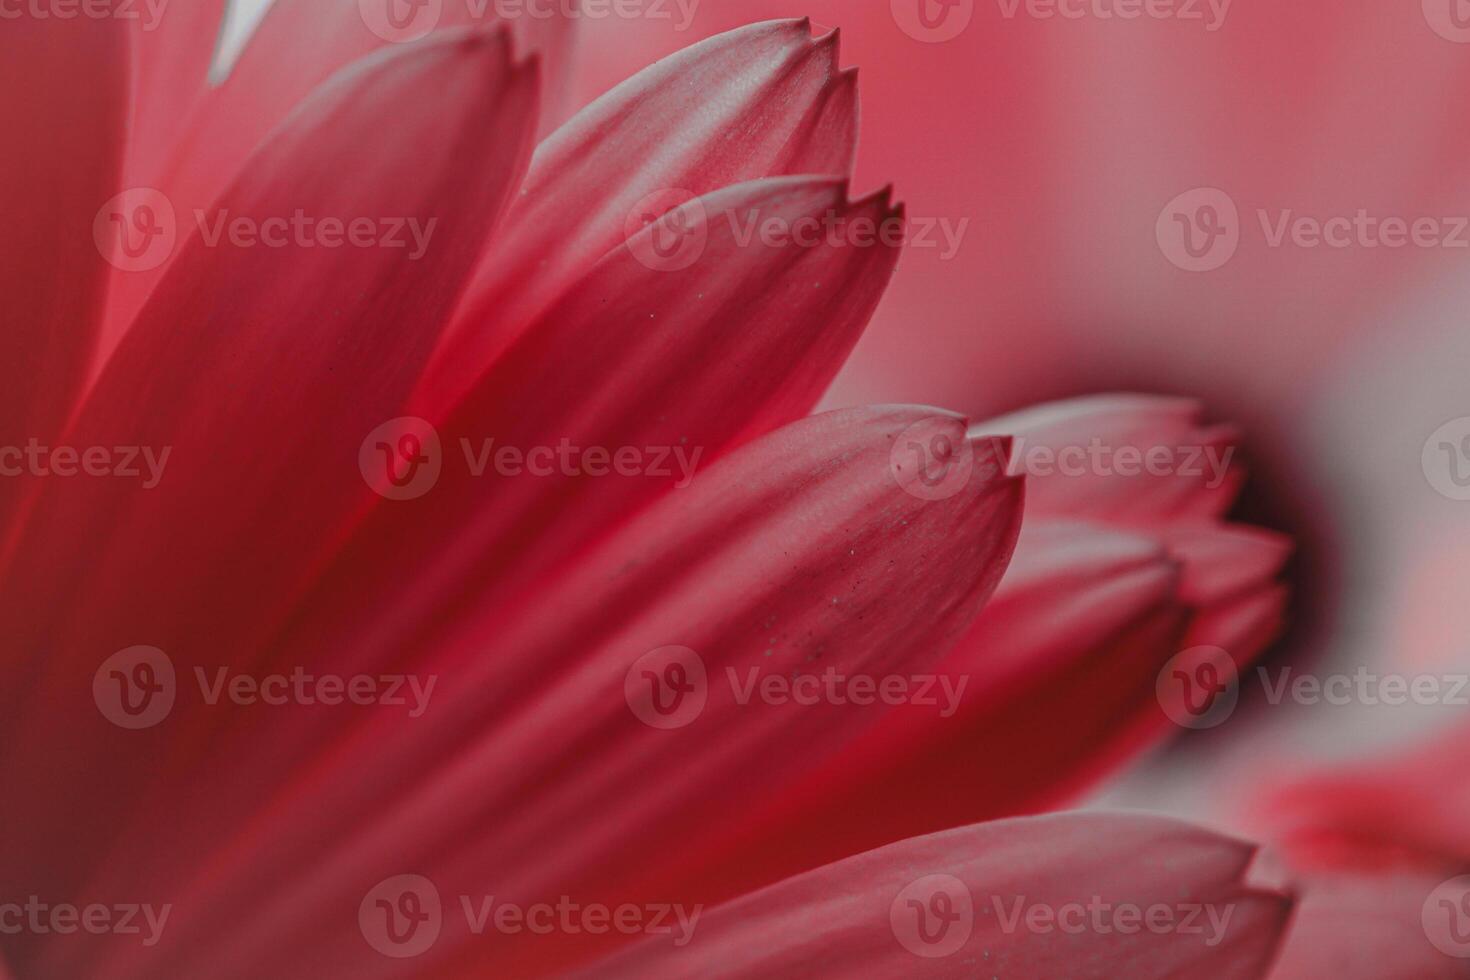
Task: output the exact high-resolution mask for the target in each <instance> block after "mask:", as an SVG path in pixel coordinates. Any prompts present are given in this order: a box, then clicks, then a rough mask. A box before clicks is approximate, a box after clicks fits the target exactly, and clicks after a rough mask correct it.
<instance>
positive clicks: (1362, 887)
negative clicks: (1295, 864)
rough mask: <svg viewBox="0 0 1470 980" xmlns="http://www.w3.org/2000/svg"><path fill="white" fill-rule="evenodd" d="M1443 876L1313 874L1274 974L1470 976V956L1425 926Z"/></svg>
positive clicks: (1416, 979)
mask: <svg viewBox="0 0 1470 980" xmlns="http://www.w3.org/2000/svg"><path fill="white" fill-rule="evenodd" d="M1442 877H1443V876H1442V875H1436V874H1429V873H1425V872H1423V871H1414V870H1411V869H1403V870H1384V871H1383V872H1382V873H1351V872H1347V873H1344V872H1337V873H1320V874H1315V875H1309V876H1307V877H1305V878H1304V879H1303V880H1302V882H1301V885H1300V898H1299V899H1298V903H1297V908H1296V913H1295V915H1293V917H1292V923H1291V930H1290V932H1288V933H1287V936H1286V943H1285V946H1284V948H1283V949H1282V952H1281V957H1280V959H1279V960H1278V961H1277V963H1276V965H1275V966H1274V967H1273V968H1272V970H1271V972H1270V974H1269V976H1270V980H1322V978H1324V977H1331V978H1333V980H1465V977H1466V976H1470V963H1467V962H1466V960H1464V959H1462V958H1455V957H1452V956H1449V955H1446V954H1445V953H1443V952H1441V951H1440V950H1438V949H1436V948H1435V947H1434V946H1433V944H1432V943H1431V942H1430V940H1429V937H1428V935H1427V933H1426V931H1425V925H1424V918H1425V904H1426V902H1428V901H1430V900H1431V897H1432V896H1433V894H1434V891H1435V889H1436V887H1437V886H1439V885H1440V884H1441V878H1442ZM1441 911H1442V910H1437V909H1432V910H1431V913H1440V912H1441ZM1456 914H1459V913H1456ZM1431 921H1432V920H1431ZM1461 928H1462V929H1463V928H1464V925H1463V923H1462V924H1461ZM1446 935H1448V933H1446Z"/></svg>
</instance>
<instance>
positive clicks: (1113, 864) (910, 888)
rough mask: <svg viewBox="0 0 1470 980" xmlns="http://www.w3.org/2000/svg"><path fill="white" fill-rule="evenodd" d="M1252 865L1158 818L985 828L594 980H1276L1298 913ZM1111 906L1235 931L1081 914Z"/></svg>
mask: <svg viewBox="0 0 1470 980" xmlns="http://www.w3.org/2000/svg"><path fill="white" fill-rule="evenodd" d="M1253 856H1254V849H1253V848H1252V847H1251V846H1249V845H1247V844H1244V843H1240V842H1237V841H1233V840H1229V839H1226V838H1222V837H1218V836H1215V835H1213V834H1210V833H1208V832H1206V831H1203V830H1197V829H1194V828H1192V827H1189V826H1186V825H1184V824H1179V823H1175V822H1173V821H1169V820H1162V819H1158V818H1152V817H1134V816H1121V815H1119V816H1115V815H1110V814H1060V815H1056V816H1049V817H1037V818H1031V819H1027V820H1007V821H1000V822H994V823H988V824H980V825H978V826H974V827H967V828H964V829H960V830H953V831H949V832H946V833H943V834H935V835H932V836H929V837H920V838H916V839H913V840H907V841H904V842H902V843H899V844H894V845H892V846H890V847H886V848H882V849H881V850H876V851H871V852H868V853H866V854H861V855H858V856H857V857H853V858H849V859H847V860H845V861H841V862H839V863H837V864H833V865H829V866H827V867H823V868H820V869H818V870H816V871H812V872H809V873H808V874H805V875H801V876H799V877H796V878H792V879H790V880H788V881H784V882H782V883H780V884H779V885H776V886H774V887H772V888H769V889H767V890H765V891H761V892H758V893H756V894H753V895H750V896H748V897H746V898H742V899H740V900H738V901H735V902H732V903H731V904H729V905H726V906H723V907H720V908H717V909H714V910H712V911H709V912H707V913H706V914H705V916H704V917H703V918H702V919H701V921H700V922H699V924H698V926H697V928H696V931H695V932H694V934H693V939H692V941H690V942H688V943H687V945H684V946H683V947H682V948H676V947H674V946H672V944H671V943H670V942H669V941H668V940H653V941H649V942H647V943H645V944H643V945H642V946H639V947H636V948H634V949H633V950H631V951H629V952H628V953H626V954H624V955H622V956H620V957H617V958H614V959H612V960H610V961H608V962H605V963H602V964H599V965H598V967H597V968H596V969H595V970H594V971H591V972H590V973H589V975H595V976H599V977H646V976H659V977H668V978H676V977H690V978H693V977H746V976H782V977H784V976H814V975H821V976H833V975H849V976H864V977H884V978H888V977H891V978H895V980H896V978H908V977H955V976H985V977H994V978H999V980H1031V978H1035V977H1048V978H1052V977H1054V978H1063V980H1066V978H1076V980H1082V978H1088V980H1111V978H1114V977H1123V976H1126V977H1130V978H1138V980H1148V978H1159V980H1163V978H1176V977H1185V976H1209V977H1220V978H1240V980H1246V978H1257V977H1260V976H1262V975H1264V974H1265V972H1266V970H1267V968H1268V965H1269V963H1270V961H1271V957H1272V955H1273V954H1274V951H1275V948H1276V946H1277V943H1278V942H1279V940H1280V937H1281V934H1282V932H1283V931H1284V928H1285V925H1286V920H1287V917H1288V915H1289V911H1290V907H1291V900H1290V899H1289V898H1287V897H1286V896H1284V895H1281V894H1279V893H1276V892H1272V891H1267V890H1263V889H1256V888H1252V887H1251V886H1250V885H1249V884H1247V883H1246V880H1245V877H1246V872H1247V870H1248V867H1249V865H1250V863H1251V861H1252V859H1253ZM931 876H945V877H943V878H939V879H936V878H933V877H931ZM1104 905H1108V906H1112V907H1114V908H1115V909H1117V908H1121V907H1123V906H1136V907H1138V908H1144V909H1146V908H1149V907H1152V906H1162V907H1165V908H1174V909H1185V908H1195V909H1197V910H1199V911H1198V914H1199V920H1200V922H1204V921H1207V920H1208V914H1207V913H1209V912H1210V911H1211V910H1213V911H1214V912H1215V913H1216V916H1217V918H1216V921H1217V922H1218V921H1220V920H1221V919H1224V917H1225V914H1226V912H1227V910H1228V911H1229V918H1228V920H1226V924H1225V926H1224V927H1223V928H1221V929H1218V930H1216V931H1213V932H1212V931H1211V928H1210V927H1209V926H1202V927H1201V928H1200V932H1199V933H1190V932H1186V930H1185V929H1184V928H1183V927H1182V917H1181V918H1180V919H1176V920H1175V921H1176V922H1180V923H1181V926H1180V928H1177V929H1152V928H1143V927H1141V926H1139V925H1137V922H1135V925H1134V926H1133V927H1132V928H1131V929H1129V928H1119V926H1120V925H1122V924H1123V921H1124V920H1123V919H1122V918H1121V917H1115V916H1117V915H1118V913H1117V912H1114V913H1101V914H1098V915H1096V916H1093V914H1092V913H1091V912H1088V911H1085V910H1086V909H1088V908H1101V907H1103V906H1104ZM1079 906H1081V907H1083V910H1081V911H1075V912H1074V911H1072V910H1076V909H1077V907H1079ZM1033 909H1041V910H1043V914H1042V915H1041V916H1036V917H1033V913H1032V911H1031V910H1033ZM1016 912H1019V913H1020V917H1019V918H1017V917H1016V916H1015V915H1014V914H1013V913H1016ZM1046 913H1049V914H1050V915H1051V916H1053V918H1051V919H1050V926H1049V927H1047V926H1044V925H1041V923H1045V922H1047V921H1048V920H1047V915H1046ZM940 915H942V916H944V918H943V919H940V918H936V917H935V916H940ZM1162 915H1163V913H1159V916H1160V918H1159V919H1158V920H1157V921H1160V922H1162V921H1163V919H1162ZM1028 923H1037V925H1028ZM1099 924H1100V927H1099Z"/></svg>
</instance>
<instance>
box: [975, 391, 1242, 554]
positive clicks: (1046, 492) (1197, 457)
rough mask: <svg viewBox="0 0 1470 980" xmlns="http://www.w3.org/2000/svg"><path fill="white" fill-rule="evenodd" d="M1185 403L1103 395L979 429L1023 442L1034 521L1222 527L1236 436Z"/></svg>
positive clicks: (1019, 458) (1022, 463) (1022, 468)
mask: <svg viewBox="0 0 1470 980" xmlns="http://www.w3.org/2000/svg"><path fill="white" fill-rule="evenodd" d="M1201 412H1202V407H1201V406H1200V404H1199V403H1198V402H1196V401H1192V400H1190V399H1182V398H1160V397H1156V396H1151V395H1099V396H1094V397H1090V398H1075V399H1070V400H1067V401H1061V402H1052V403H1049V404H1046V405H1040V406H1037V407H1035V408H1030V409H1026V410H1025V411H1021V412H1016V413H1014V414H1011V415H1005V416H1001V417H1000V418H995V419H989V420H987V421H985V422H983V423H981V424H980V425H979V426H977V429H979V430H983V431H984V432H998V433H1005V434H1007V435H1013V436H1015V438H1016V460H1015V465H1016V469H1017V471H1018V472H1024V473H1026V475H1027V476H1028V477H1030V480H1029V486H1030V490H1029V491H1028V494H1027V512H1028V513H1031V514H1052V515H1054V514H1064V515H1067V516H1069V517H1095V518H1098V519H1101V520H1109V521H1116V522H1120V523H1143V524H1149V525H1158V524H1163V523H1166V522H1168V521H1170V520H1184V519H1189V518H1201V517H1219V516H1222V515H1223V513H1224V512H1225V510H1226V509H1228V508H1229V506H1230V504H1231V503H1232V502H1233V500H1234V498H1233V496H1227V495H1225V494H1222V493H1221V492H1220V491H1221V490H1222V489H1225V490H1229V491H1233V490H1234V489H1235V484H1234V482H1233V481H1232V471H1233V468H1234V465H1235V441H1236V436H1237V433H1236V432H1235V430H1234V429H1233V428H1231V427H1229V426H1208V425H1204V424H1202V423H1201V422H1200V421H1199V418H1200V415H1201Z"/></svg>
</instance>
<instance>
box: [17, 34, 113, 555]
mask: <svg viewBox="0 0 1470 980" xmlns="http://www.w3.org/2000/svg"><path fill="white" fill-rule="evenodd" d="M4 28H5V29H4V31H0V91H3V92H4V93H5V97H4V98H3V99H0V132H3V133H4V134H5V143H6V149H5V152H4V153H0V214H4V215H5V234H4V236H3V237H0V242H3V244H0V296H4V309H5V313H4V324H3V329H0V392H3V394H0V419H3V420H4V421H3V422H0V430H3V439H0V443H3V444H4V445H5V446H8V447H23V446H25V445H26V444H27V442H28V441H29V440H30V439H33V438H34V439H36V440H37V441H38V442H39V443H41V444H48V443H49V441H50V440H51V439H52V438H53V437H54V436H56V435H57V434H58V433H59V431H60V429H61V428H62V426H63V425H64V424H65V423H66V421H67V419H68V418H69V417H70V416H71V413H72V410H73V408H74V406H75V403H76V399H77V397H78V395H79V393H80V389H81V385H82V383H83V381H84V379H85V377H86V372H87V367H88V364H89V361H90V359H91V357H92V352H93V348H94V346H95V344H96V338H97V330H98V319H99V317H100V315H101V309H102V300H103V297H104V295H105V291H106V282H107V272H108V267H107V265H106V264H105V262H104V256H103V253H102V251H101V250H100V249H99V246H98V245H97V244H96V243H95V242H94V240H93V234H92V229H93V225H94V223H95V222H97V221H99V220H101V221H104V222H105V221H106V218H105V216H102V215H100V212H101V211H102V209H103V206H104V205H105V204H106V203H107V201H108V199H109V198H111V197H112V196H113V195H114V194H115V193H116V192H117V190H118V189H119V187H118V185H119V182H120V180H121V173H122V166H123V159H122V154H123V147H124V134H125V127H126V125H127V121H128V104H127V93H128V35H127V32H126V30H125V29H124V28H123V27H122V26H121V25H120V24H119V23H118V22H117V21H114V20H97V19H82V20H61V19H59V18H55V17H52V18H36V17H29V16H21V17H17V18H11V19H7V20H6V21H5V23H4ZM17 462H18V460H16V459H14V458H12V457H10V456H8V455H7V458H6V459H5V460H4V464H5V466H6V468H7V469H8V470H9V469H18V467H17V466H16V464H17ZM28 485H29V484H28V483H26V482H25V481H23V479H22V478H21V477H20V476H19V475H18V473H7V475H6V476H5V477H4V478H3V481H0V520H4V521H5V522H6V524H7V526H8V527H9V528H13V527H14V526H15V525H14V514H13V508H14V507H15V506H16V503H17V501H18V499H19V497H20V495H21V494H22V493H23V492H25V489H26V488H27V487H28ZM9 537H10V534H9V533H7V534H6V535H4V538H5V539H8V538H9Z"/></svg>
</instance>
